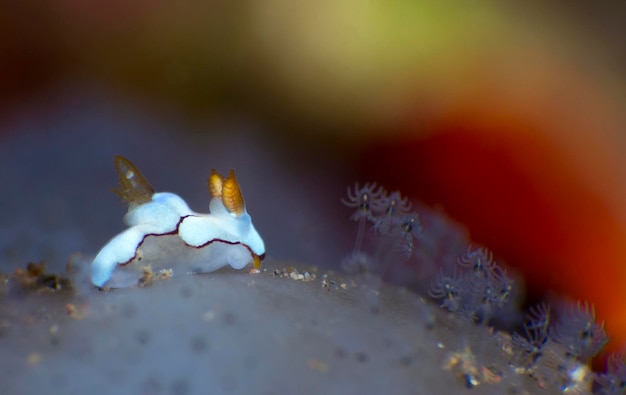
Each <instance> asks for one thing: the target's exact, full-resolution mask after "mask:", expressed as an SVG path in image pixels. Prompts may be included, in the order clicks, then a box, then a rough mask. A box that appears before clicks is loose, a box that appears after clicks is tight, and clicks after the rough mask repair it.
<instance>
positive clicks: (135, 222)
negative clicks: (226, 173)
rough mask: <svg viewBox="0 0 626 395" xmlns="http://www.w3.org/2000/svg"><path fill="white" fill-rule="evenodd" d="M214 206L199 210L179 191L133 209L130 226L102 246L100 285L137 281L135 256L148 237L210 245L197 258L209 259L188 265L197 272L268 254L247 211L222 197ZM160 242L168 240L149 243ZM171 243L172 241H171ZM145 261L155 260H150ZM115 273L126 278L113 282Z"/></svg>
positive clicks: (96, 267) (97, 270) (186, 245)
mask: <svg viewBox="0 0 626 395" xmlns="http://www.w3.org/2000/svg"><path fill="white" fill-rule="evenodd" d="M210 211H211V213H210V214H200V213H195V212H193V211H192V210H191V209H190V208H189V206H188V205H187V203H185V201H184V200H183V199H182V198H180V197H179V196H178V195H175V194H173V193H168V192H162V193H155V194H154V195H152V200H151V201H149V202H147V203H144V204H141V205H138V206H136V207H133V208H131V210H129V212H128V213H127V214H126V215H125V216H124V222H125V223H126V225H128V226H129V228H128V229H127V230H125V231H123V232H122V233H120V234H118V235H117V236H115V237H114V238H113V239H111V241H109V243H107V244H106V245H105V246H104V247H103V248H102V249H101V250H100V252H99V253H98V255H97V256H96V258H95V259H94V261H93V264H92V272H91V281H92V283H93V284H94V285H96V286H98V287H106V286H113V287H125V286H132V285H134V284H136V283H137V280H138V277H137V276H140V271H138V270H137V264H136V263H135V261H136V260H137V259H136V258H137V256H138V252H139V253H140V254H141V255H143V254H144V252H143V251H139V248H140V247H142V246H143V244H144V241H145V240H146V238H148V237H151V238H152V237H155V238H158V239H163V240H165V239H172V237H171V236H175V237H178V238H180V240H181V241H182V242H183V243H179V244H180V245H179V246H178V247H175V248H180V249H193V250H204V251H201V252H202V253H200V254H193V256H195V257H196V258H194V259H200V260H204V262H190V264H191V265H192V267H193V268H195V269H192V270H188V271H192V272H197V271H203V272H208V271H213V270H217V269H220V268H221V267H223V266H226V265H230V266H231V267H233V268H235V269H241V268H243V267H245V266H247V265H248V264H249V263H252V262H254V260H255V255H256V256H263V255H264V254H265V245H264V243H263V239H261V236H260V235H259V234H258V232H257V231H256V229H255V228H254V226H253V225H252V219H251V217H250V215H249V214H248V213H247V212H245V210H244V212H243V214H239V215H237V214H234V213H231V212H230V211H228V209H227V208H226V207H225V206H224V204H223V202H222V200H221V199H220V198H213V199H211V202H210ZM160 245H162V243H161V244H160V243H158V242H157V243H146V246H145V248H149V249H154V248H160V247H159V246H160ZM168 245H172V243H171V242H168ZM142 248H144V247H142ZM149 252H151V253H154V254H156V255H158V253H159V251H156V252H154V251H149ZM183 255H184V254H183ZM145 264H150V262H149V261H145ZM116 271H121V272H128V273H116V274H117V275H116V276H114V272H116ZM137 273H138V274H137ZM112 277H115V278H120V279H123V281H121V280H120V281H111V283H110V280H112ZM133 281H134V283H133Z"/></svg>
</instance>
